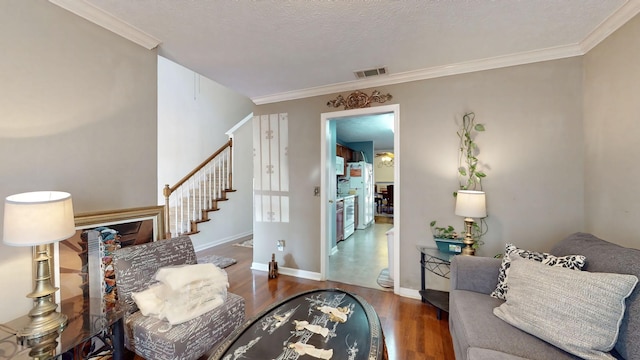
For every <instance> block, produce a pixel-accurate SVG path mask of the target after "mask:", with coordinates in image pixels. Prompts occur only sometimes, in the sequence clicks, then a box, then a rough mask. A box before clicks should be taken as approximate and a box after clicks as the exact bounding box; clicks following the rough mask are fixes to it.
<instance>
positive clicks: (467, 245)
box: [460, 217, 476, 256]
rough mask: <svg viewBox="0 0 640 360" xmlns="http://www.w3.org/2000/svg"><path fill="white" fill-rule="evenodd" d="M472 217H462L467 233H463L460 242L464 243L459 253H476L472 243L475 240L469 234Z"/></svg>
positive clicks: (469, 254)
mask: <svg viewBox="0 0 640 360" xmlns="http://www.w3.org/2000/svg"><path fill="white" fill-rule="evenodd" d="M473 222H474V221H473V219H472V218H469V217H468V218H465V219H464V225H465V226H466V227H467V233H466V234H464V239H462V243H464V244H465V247H463V248H462V252H461V253H460V254H461V255H468V256H471V255H475V254H476V250H475V249H474V248H473V244H475V242H476V241H475V240H474V239H473V236H472V235H471V227H472V226H473Z"/></svg>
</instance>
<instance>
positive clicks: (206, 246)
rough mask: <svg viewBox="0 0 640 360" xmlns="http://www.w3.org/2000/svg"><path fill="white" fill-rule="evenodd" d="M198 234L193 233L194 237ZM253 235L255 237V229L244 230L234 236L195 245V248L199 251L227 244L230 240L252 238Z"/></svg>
mask: <svg viewBox="0 0 640 360" xmlns="http://www.w3.org/2000/svg"><path fill="white" fill-rule="evenodd" d="M196 236H198V235H197V234H196V235H193V236H192V237H196ZM252 237H253V231H247V232H244V233H240V234H235V235H233V236H228V237H226V238H222V239H218V240H215V241H213V242H210V243H207V244H204V245H198V246H194V248H193V249H194V250H195V252H198V251H202V250H206V249H209V248H212V247H214V246H218V245H222V244H226V243H229V242H235V241H240V240H248V239H251V238H252Z"/></svg>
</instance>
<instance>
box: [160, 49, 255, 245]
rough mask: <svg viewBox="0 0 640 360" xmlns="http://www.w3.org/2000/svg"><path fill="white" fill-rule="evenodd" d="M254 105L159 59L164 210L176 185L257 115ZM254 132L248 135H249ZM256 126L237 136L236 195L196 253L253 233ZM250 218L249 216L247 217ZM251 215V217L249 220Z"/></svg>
mask: <svg viewBox="0 0 640 360" xmlns="http://www.w3.org/2000/svg"><path fill="white" fill-rule="evenodd" d="M253 106H254V104H253V102H252V101H251V100H250V99H249V98H247V97H245V96H242V95H240V94H238V93H235V92H233V91H231V90H229V89H227V88H225V87H223V86H222V85H220V84H218V83H216V82H214V81H211V80H210V79H207V78H206V77H203V76H201V75H199V74H197V73H195V72H193V71H192V70H189V69H187V68H185V67H183V66H181V65H178V64H176V63H174V62H172V61H170V60H168V59H166V58H163V57H160V56H159V57H158V148H157V151H158V184H157V185H158V186H157V190H156V194H157V201H158V204H160V205H163V204H164V197H163V196H162V188H163V187H164V185H165V184H169V185H173V184H175V183H176V182H178V181H179V180H180V179H181V178H182V177H184V176H185V175H187V174H188V173H189V172H190V171H191V170H193V169H194V168H195V167H196V166H197V165H198V164H200V163H201V162H202V161H204V160H205V159H206V158H208V157H209V156H210V155H211V154H213V153H214V152H215V151H216V150H218V149H219V148H220V147H221V146H222V145H224V144H225V143H226V142H227V141H228V140H229V138H228V136H227V135H225V132H227V131H228V130H229V129H231V128H232V127H233V126H234V125H236V123H238V122H240V121H241V120H243V119H244V118H245V117H247V116H248V115H249V114H250V113H251V112H252V111H253ZM245 127H248V128H249V130H248V131H247V130H246V129H244V128H245ZM250 128H251V122H249V124H248V125H245V126H243V127H242V128H241V129H239V130H238V131H237V132H236V134H235V135H234V158H233V160H234V165H233V166H234V168H233V171H234V174H233V182H234V184H233V185H234V188H235V189H236V190H237V192H235V193H230V194H229V199H231V201H227V202H224V203H221V205H220V208H221V209H222V210H220V211H217V212H215V213H213V214H211V218H212V220H211V221H209V222H208V223H203V224H199V225H198V229H199V230H201V232H202V234H196V235H193V236H192V237H191V238H192V240H193V243H194V247H195V248H196V250H201V249H204V248H207V247H210V246H213V245H216V244H219V243H221V242H225V241H230V240H234V239H237V238H240V237H243V236H247V235H250V234H251V233H252V228H253V225H252V220H253V219H252V217H251V215H250V214H251V207H252V182H251V179H252V169H253V168H252V155H251V146H252V135H251V130H250ZM243 214H244V216H243ZM247 215H249V216H247Z"/></svg>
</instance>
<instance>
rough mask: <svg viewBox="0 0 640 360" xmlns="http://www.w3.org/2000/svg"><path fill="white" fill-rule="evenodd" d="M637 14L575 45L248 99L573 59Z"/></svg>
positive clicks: (622, 12) (637, 7) (635, 6)
mask: <svg viewBox="0 0 640 360" xmlns="http://www.w3.org/2000/svg"><path fill="white" fill-rule="evenodd" d="M638 13H640V1H639V0H628V1H627V2H626V3H625V4H624V5H622V6H621V7H620V8H619V9H618V10H616V11H615V12H614V13H613V14H611V16H609V17H608V18H607V19H606V20H604V21H603V22H602V23H601V24H600V25H599V26H598V27H597V28H596V29H595V30H594V31H592V32H591V34H589V35H588V36H587V37H586V38H585V39H584V40H582V41H581V42H580V43H579V44H571V45H566V46H558V47H553V48H548V49H542V50H534V51H526V52H521V53H515V54H507V55H501V56H496V57H492V58H486V59H479V60H473V61H466V62H460V63H455V64H449V65H442V66H434V67H431V68H426V69H420V70H415V71H408V72H404V73H398V74H389V75H384V76H379V77H372V78H368V79H363V80H354V81H347V82H342V83H338V84H331V85H326V86H318V87H313V88H308V89H301V90H295V91H288V92H283V93H279V94H272V95H265V96H256V97H254V98H251V100H252V101H253V102H254V103H255V104H256V105H263V104H269V103H275V102H280V101H287V100H295V99H303V98H307V97H312V96H321V95H328V94H335V93H341V92H347V91H353V90H358V89H366V88H371V87H378V86H386V85H394V84H401V83H406V82H410V81H417V80H427V79H434V78H439V77H444V76H451V75H458V74H466V73H470V72H476V71H484V70H492V69H499V68H504V67H508V66H516V65H524V64H531V63H536V62H541V61H549V60H558V59H564V58H569V57H574V56H582V55H584V54H586V53H587V52H589V50H591V49H593V48H594V47H595V46H596V45H598V44H599V43H600V42H601V41H602V40H604V39H606V38H607V36H609V35H611V34H612V33H613V32H614V31H616V30H617V29H619V28H620V27H621V26H622V25H624V24H625V23H627V21H629V20H630V19H631V18H633V17H634V16H636V15H637V14H638Z"/></svg>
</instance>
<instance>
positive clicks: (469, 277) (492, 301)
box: [449, 233, 640, 360]
mask: <svg viewBox="0 0 640 360" xmlns="http://www.w3.org/2000/svg"><path fill="white" fill-rule="evenodd" d="M550 253H551V254H553V255H556V256H565V255H572V254H580V255H584V256H586V263H585V266H584V268H583V270H584V271H590V272H603V273H620V274H632V275H635V276H637V277H639V278H640V250H638V249H630V248H625V247H622V246H619V245H616V244H612V243H609V242H607V241H604V240H602V239H599V238H597V237H595V236H593V235H591V234H586V233H575V234H572V235H570V236H568V237H567V238H565V239H563V240H562V241H560V242H559V243H558V244H556V246H555V247H554V248H553V249H552V250H551V251H550ZM500 264H501V260H500V259H494V258H487V257H475V256H456V257H454V259H453V260H452V262H451V292H450V295H449V296H450V298H449V300H450V305H449V329H450V331H451V337H452V338H453V348H454V352H455V355H456V359H458V360H467V359H468V360H478V359H486V360H503V359H505V360H506V359H533V360H546V359H554V360H556V359H577V357H575V356H573V355H571V354H569V353H567V352H565V351H563V350H561V349H559V348H556V347H555V346H553V345H551V344H549V343H547V342H545V341H543V340H540V339H538V338H537V337H535V336H533V335H530V334H528V333H526V332H524V331H521V330H519V329H517V328H515V327H513V326H511V325H509V324H508V323H506V322H505V321H503V320H501V319H499V318H498V317H496V316H495V315H494V313H493V309H494V308H495V307H498V306H500V305H501V304H502V303H503V302H504V301H503V300H499V299H496V298H493V297H491V296H490V295H489V294H491V292H492V291H493V290H494V289H495V288H496V285H497V282H498V271H499V268H500ZM626 306H627V307H626V311H625V315H624V318H623V320H622V323H621V326H620V332H619V336H618V340H617V342H616V345H615V347H614V349H613V350H612V351H611V355H612V356H614V357H615V358H616V359H626V360H631V359H640V284H639V285H638V286H636V288H635V289H634V291H633V292H632V293H631V295H630V296H629V297H628V298H627V299H626Z"/></svg>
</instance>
